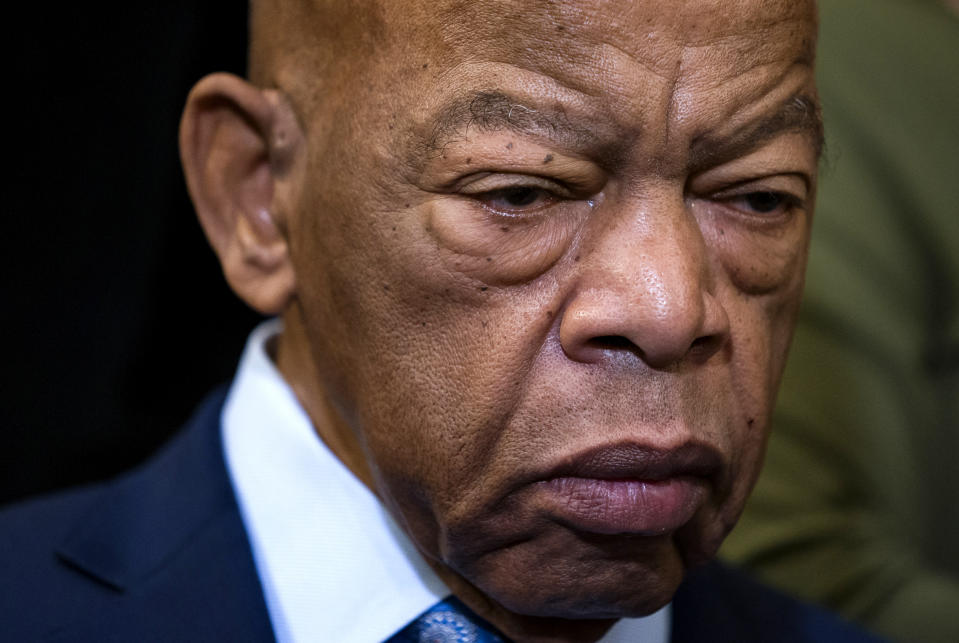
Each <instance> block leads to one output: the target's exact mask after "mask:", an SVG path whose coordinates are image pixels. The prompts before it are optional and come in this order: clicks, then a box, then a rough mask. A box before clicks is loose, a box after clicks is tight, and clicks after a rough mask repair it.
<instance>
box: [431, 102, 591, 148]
mask: <svg viewBox="0 0 959 643" xmlns="http://www.w3.org/2000/svg"><path fill="white" fill-rule="evenodd" d="M471 128H476V129H478V130H480V131H486V132H490V131H499V130H508V131H512V132H515V133H517V134H520V135H524V136H531V135H532V136H544V137H547V138H558V139H561V140H566V141H569V142H571V143H573V144H578V145H580V146H582V145H588V144H591V143H592V144H595V143H596V136H595V134H593V132H591V131H590V130H587V129H583V128H578V127H575V126H573V124H572V123H571V122H570V120H569V118H568V117H567V115H566V112H565V111H564V110H563V109H562V107H553V108H549V109H534V108H531V107H527V106H526V105H523V104H522V103H521V102H520V101H518V100H517V99H515V98H512V97H510V96H508V95H507V94H504V93H502V92H499V91H476V92H472V93H469V94H466V95H464V96H459V97H457V98H454V99H453V100H451V101H450V102H449V103H447V104H446V105H444V106H443V107H442V108H440V110H439V111H438V116H437V117H436V119H435V120H434V123H433V127H432V131H431V133H430V135H429V137H428V140H427V147H428V148H429V150H430V151H431V152H437V151H440V150H442V149H443V148H444V147H446V146H447V145H449V144H450V143H452V142H455V141H456V140H458V139H461V138H465V137H466V135H467V133H468V131H469V130H470V129H471Z"/></svg>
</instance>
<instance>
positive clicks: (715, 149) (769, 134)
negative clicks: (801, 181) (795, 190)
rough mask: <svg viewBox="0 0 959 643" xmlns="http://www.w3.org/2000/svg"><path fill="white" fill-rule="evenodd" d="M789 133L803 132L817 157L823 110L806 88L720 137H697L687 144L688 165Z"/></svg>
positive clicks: (723, 157)
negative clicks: (727, 135) (774, 109)
mask: <svg viewBox="0 0 959 643" xmlns="http://www.w3.org/2000/svg"><path fill="white" fill-rule="evenodd" d="M790 133H799V134H802V135H803V136H805V137H806V138H807V139H808V140H809V141H810V142H811V143H812V144H813V146H814V149H815V151H816V156H817V158H818V157H819V156H820V155H821V154H822V150H823V146H824V139H825V137H824V133H823V123H822V110H821V108H820V105H819V100H818V99H817V98H816V97H815V96H813V95H811V94H809V93H805V92H799V93H796V94H793V95H792V96H791V97H789V98H788V99H786V100H785V101H783V103H782V104H781V105H780V107H779V109H778V110H776V112H774V113H773V114H770V115H768V116H766V117H764V118H761V119H759V120H757V121H753V122H751V123H748V124H746V125H745V126H743V127H742V128H740V129H739V130H738V131H736V132H733V134H732V135H731V136H729V137H724V138H723V139H721V140H718V139H716V138H714V137H711V136H708V135H706V136H699V137H696V138H695V139H693V141H692V143H691V146H690V165H691V167H695V168H700V167H704V166H707V165H710V164H712V163H716V162H717V161H720V160H726V159H729V158H732V157H735V156H738V155H741V154H745V153H746V152H748V151H750V150H754V149H756V148H758V147H760V146H761V145H762V144H763V143H767V142H769V141H771V140H773V139H775V138H777V137H779V136H782V135H783V134H790Z"/></svg>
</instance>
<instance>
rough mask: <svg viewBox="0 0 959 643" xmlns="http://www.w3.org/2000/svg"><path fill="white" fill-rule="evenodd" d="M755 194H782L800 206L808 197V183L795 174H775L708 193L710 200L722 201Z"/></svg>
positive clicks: (747, 180) (746, 180)
mask: <svg viewBox="0 0 959 643" xmlns="http://www.w3.org/2000/svg"><path fill="white" fill-rule="evenodd" d="M756 192H773V193H776V194H782V195H784V196H787V197H789V198H790V199H793V200H795V201H796V202H798V203H800V204H802V203H805V202H806V200H807V199H808V197H809V188H808V182H807V181H806V178H805V177H804V176H801V175H799V174H796V173H789V174H776V175H772V176H767V177H760V178H753V179H745V180H743V181H740V182H737V183H734V184H732V185H728V186H724V187H721V188H719V189H716V190H712V191H710V192H709V196H710V198H712V199H716V200H723V199H732V198H736V197H742V196H746V195H749V194H753V193H756Z"/></svg>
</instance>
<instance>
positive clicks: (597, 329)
mask: <svg viewBox="0 0 959 643" xmlns="http://www.w3.org/2000/svg"><path fill="white" fill-rule="evenodd" d="M605 214H606V215H607V216H606V217H604V218H602V219H600V220H598V221H597V222H596V227H595V228H594V229H593V230H591V231H590V234H589V235H588V236H587V237H586V238H584V251H585V252H584V253H582V256H581V272H580V274H579V279H578V283H577V288H576V289H575V292H574V293H573V294H572V295H571V300H570V301H568V302H567V308H566V312H565V315H564V318H563V320H562V323H561V326H560V339H561V342H562V343H563V346H564V350H566V352H567V354H569V355H570V356H571V357H573V358H574V359H584V360H588V361H591V360H594V359H596V358H597V356H598V355H599V354H601V353H603V352H605V351H607V350H609V349H610V348H611V347H623V346H627V345H628V346H629V348H630V349H632V350H636V349H638V351H639V353H640V354H641V356H642V357H643V359H644V360H645V361H647V362H648V363H649V364H650V365H651V366H654V367H660V366H665V365H668V364H669V363H670V362H673V361H676V360H679V359H681V358H682V357H683V356H684V355H686V354H687V353H688V352H689V350H690V348H691V346H692V345H693V344H694V343H695V342H696V340H697V339H698V338H700V337H703V336H705V335H710V334H713V333H715V332H718V331H720V330H721V329H720V328H719V327H720V326H721V325H722V324H721V323H718V324H717V321H718V318H717V315H716V314H715V312H716V311H711V310H710V308H714V307H715V306H712V305H711V304H712V303H713V302H712V301H711V295H710V293H709V290H710V275H709V268H708V265H709V264H708V258H707V257H706V247H705V243H704V241H703V236H702V233H701V231H700V229H699V226H698V224H697V223H696V221H695V219H694V218H693V217H692V216H691V215H690V214H689V212H687V210H686V207H685V203H684V200H683V195H682V192H681V191H680V190H676V191H670V190H668V189H659V190H650V191H647V192H646V193H645V194H643V195H642V196H640V197H635V198H632V199H629V200H628V201H624V202H623V203H621V204H618V206H617V207H616V209H615V210H612V211H610V212H606V213H605ZM710 313H714V314H712V315H711V314H710ZM710 317H712V319H709V318H710ZM624 340H627V341H626V342H624ZM627 342H628V343H627Z"/></svg>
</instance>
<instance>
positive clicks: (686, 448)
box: [537, 444, 722, 536]
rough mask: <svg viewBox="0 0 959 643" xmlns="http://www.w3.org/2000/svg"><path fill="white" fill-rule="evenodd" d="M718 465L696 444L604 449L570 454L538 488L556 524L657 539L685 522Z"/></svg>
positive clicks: (710, 453)
mask: <svg viewBox="0 0 959 643" xmlns="http://www.w3.org/2000/svg"><path fill="white" fill-rule="evenodd" d="M721 466H722V458H721V456H720V454H719V453H718V452H717V451H716V450H715V449H713V448H711V447H707V446H703V445H700V444H685V445H682V446H680V447H677V448H673V449H668V448H656V447H647V446H642V445H637V444H619V445H612V446H603V447H599V448H594V449H590V450H588V451H585V452H582V453H579V454H577V455H574V456H572V457H570V458H568V459H567V460H565V461H564V462H563V463H561V464H560V465H558V466H556V467H554V468H553V469H551V470H550V472H549V474H548V475H547V476H546V477H545V479H543V480H541V481H540V482H539V483H537V487H538V489H537V492H538V494H539V496H540V497H541V499H542V501H543V502H544V505H545V508H546V509H547V511H548V512H549V513H550V514H552V515H553V516H554V517H555V518H556V519H557V520H558V521H559V522H561V523H563V524H566V525H567V526H569V527H571V528H573V529H577V530H580V531H586V532H591V533H598V534H632V535H638V536H656V535H662V534H666V533H669V532H672V531H675V530H677V529H679V528H680V527H682V526H683V525H684V524H686V523H687V522H689V521H690V520H691V519H692V517H693V515H694V514H695V513H696V510H697V509H698V508H699V507H700V506H701V505H702V503H703V502H704V500H705V499H706V496H707V494H708V492H709V485H710V483H711V481H714V479H715V478H716V476H717V475H718V473H719V471H720V468H721Z"/></svg>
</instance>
